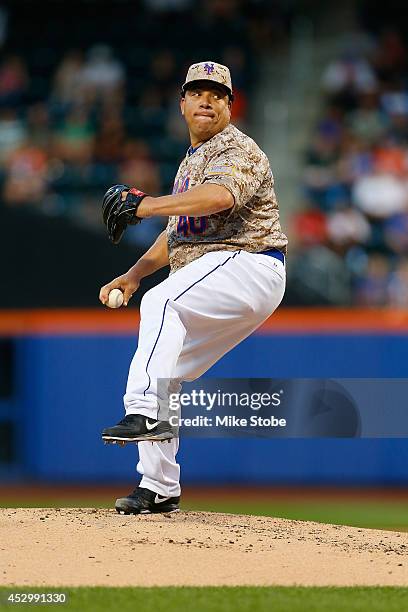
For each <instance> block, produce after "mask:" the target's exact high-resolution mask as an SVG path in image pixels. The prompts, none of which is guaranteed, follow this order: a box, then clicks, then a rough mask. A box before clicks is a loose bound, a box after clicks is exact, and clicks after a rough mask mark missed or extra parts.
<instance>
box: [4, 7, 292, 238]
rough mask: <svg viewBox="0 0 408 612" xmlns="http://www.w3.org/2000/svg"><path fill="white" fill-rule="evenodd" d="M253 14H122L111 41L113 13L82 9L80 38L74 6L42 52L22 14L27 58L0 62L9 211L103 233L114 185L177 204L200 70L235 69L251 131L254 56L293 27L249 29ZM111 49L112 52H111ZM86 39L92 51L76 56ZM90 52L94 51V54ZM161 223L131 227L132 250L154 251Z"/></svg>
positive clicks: (166, 10)
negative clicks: (193, 76) (185, 106)
mask: <svg viewBox="0 0 408 612" xmlns="http://www.w3.org/2000/svg"><path fill="white" fill-rule="evenodd" d="M245 4H246V3H238V2H236V1H234V0H210V1H207V2H203V3H194V2H191V1H189V0H145V1H144V2H142V3H140V2H133V3H130V4H129V3H127V5H126V2H124V3H118V5H116V8H117V13H116V19H115V20H113V22H112V28H111V29H110V30H109V31H108V32H106V19H107V13H108V12H109V10H112V6H110V7H109V6H107V7H105V9H103V7H100V8H101V11H100V13H98V14H96V13H95V10H94V5H93V4H92V3H90V4H89V5H88V14H85V9H86V8H87V4H86V3H83V4H82V6H81V11H82V13H81V15H80V23H81V32H82V33H81V34H80V35H78V33H77V32H76V29H75V28H74V30H72V28H70V27H69V26H70V24H72V21H73V20H75V23H76V22H78V15H77V13H75V7H72V11H71V13H72V15H71V13H70V9H69V7H66V8H64V12H65V14H64V15H63V16H62V15H61V14H60V16H58V15H55V14H54V15H53V16H51V17H49V24H44V28H45V30H44V35H43V38H42V40H41V41H39V40H38V38H36V37H34V38H33V36H32V33H31V32H30V30H29V27H30V23H29V15H27V16H26V17H24V16H21V15H20V19H19V20H18V19H17V20H15V29H17V30H18V28H20V30H19V31H18V34H19V35H16V32H14V37H15V38H16V40H17V41H18V45H19V46H20V47H23V46H24V44H25V45H26V48H25V49H24V52H19V53H16V52H10V53H8V54H7V53H6V54H4V55H3V59H2V61H1V63H0V181H1V193H2V201H3V203H4V204H5V205H6V206H9V207H23V206H30V207H35V208H36V209H37V210H39V211H41V212H42V213H44V214H48V215H64V216H66V217H68V218H70V219H74V220H75V222H79V223H82V224H86V225H87V226H89V227H93V228H95V229H98V230H99V231H103V227H102V224H101V221H100V202H101V196H102V194H103V193H104V191H105V190H106V188H107V187H108V186H109V185H111V184H114V183H126V184H133V185H134V184H136V185H137V186H138V187H139V188H140V189H142V190H144V191H146V192H147V193H150V194H152V195H160V194H163V193H170V192H171V190H172V184H173V179H174V176H175V172H176V170H177V167H178V164H179V163H180V161H181V159H182V157H183V156H184V155H185V151H186V149H187V147H188V134H187V130H186V127H185V124H184V121H183V120H182V118H181V116H180V112H179V99H180V90H181V85H182V83H183V80H184V78H185V74H186V71H187V68H188V66H189V64H190V63H193V62H194V61H200V60H203V59H213V60H215V61H219V62H221V63H224V64H226V65H228V66H229V67H230V69H231V71H232V73H233V75H234V90H235V102H234V110H233V120H234V123H235V124H237V125H238V126H242V127H245V121H246V118H247V112H248V94H249V92H250V91H251V88H252V82H253V79H254V77H255V76H256V65H254V53H253V51H254V48H256V47H257V46H259V45H262V44H263V42H262V41H263V40H270V39H271V28H272V29H273V28H275V30H276V31H277V30H279V28H281V27H284V26H282V24H281V23H280V20H279V19H276V18H275V19H274V20H273V19H269V20H267V21H266V22H265V20H264V19H263V13H262V10H261V11H256V10H254V7H252V8H251V11H250V14H249V15H248V16H247V17H246V18H243V17H244V16H243V14H242V8H243V7H244V8H245ZM249 4H252V3H249ZM261 5H262V3H259V7H261ZM255 8H256V7H255ZM54 9H55V7H54ZM120 10H121V11H122V13H119V12H118V11H120ZM54 13H55V10H54ZM98 15H99V17H98ZM124 16H127V20H126V19H123V17H124ZM121 17H122V19H121ZM64 19H65V20H66V22H67V34H66V35H65V33H64ZM98 19H99V21H98ZM26 20H27V21H28V23H26ZM78 23H79V22H78ZM187 24H188V25H187ZM102 25H104V26H105V29H104V30H103V29H102V34H101V32H100V30H101V26H102ZM47 27H48V30H47ZM77 27H79V26H77ZM24 28H25V30H24ZM56 32H57V33H58V34H59V38H57V37H56ZM30 37H31V39H32V42H31V47H30V44H29V43H27V42H26V41H27V40H28V39H30ZM100 38H102V39H105V40H109V41H110V43H111V44H110V45H108V44H100V43H99V42H98V40H99V39H100ZM76 40H78V42H80V41H82V45H81V46H80V45H78V46H77V47H75V46H74V47H73V48H72V44H73V42H72V41H74V43H75V41H76ZM84 41H93V44H89V46H88V47H87V48H84V47H83V42H84ZM11 46H12V45H11ZM53 47H54V48H53ZM67 49H69V50H67ZM162 224H163V221H162V220H153V221H150V222H147V223H144V224H143V226H140V227H138V228H137V232H135V231H134V228H129V232H127V233H126V239H127V240H131V241H132V240H134V241H135V242H137V243H138V244H139V245H140V246H145V245H144V243H146V244H147V243H151V241H152V235H154V234H157V230H158V229H161V225H162ZM152 225H153V226H154V227H152ZM156 226H157V227H156Z"/></svg>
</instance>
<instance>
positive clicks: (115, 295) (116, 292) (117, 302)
mask: <svg viewBox="0 0 408 612" xmlns="http://www.w3.org/2000/svg"><path fill="white" fill-rule="evenodd" d="M122 304H123V293H122V291H121V290H120V289H112V291H110V293H109V297H108V301H107V302H106V305H107V306H108V307H109V308H120V307H121V306H122Z"/></svg>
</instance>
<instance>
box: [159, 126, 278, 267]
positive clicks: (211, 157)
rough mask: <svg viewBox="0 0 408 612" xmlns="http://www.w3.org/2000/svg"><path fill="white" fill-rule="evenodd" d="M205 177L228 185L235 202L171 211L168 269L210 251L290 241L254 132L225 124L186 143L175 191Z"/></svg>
mask: <svg viewBox="0 0 408 612" xmlns="http://www.w3.org/2000/svg"><path fill="white" fill-rule="evenodd" d="M203 183H214V184H216V185H223V186H224V187H226V188H227V189H228V190H229V191H230V192H231V193H232V195H233V196H234V200H235V203H234V206H233V207H232V208H230V209H228V210H223V211H221V212H219V213H215V214H212V215H207V216H204V217H187V216H179V217H175V216H172V217H169V222H168V225H167V238H168V250H169V259H170V267H171V272H175V271H176V270H178V269H179V268H181V267H182V266H185V265H186V264H188V263H190V262H191V261H194V259H197V258H198V257H200V256H201V255H204V254H205V253H208V252H209V251H219V250H228V251H235V250H237V249H243V250H246V251H250V252H253V253H259V252H261V251H265V250H267V249H271V248H277V249H280V250H281V251H283V252H284V253H286V245H287V242H288V241H287V238H286V236H285V234H283V233H282V230H281V227H280V223H279V208H278V203H277V201H276V196H275V191H274V188H273V184H274V181H273V176H272V172H271V169H270V166H269V161H268V158H267V157H266V155H265V153H264V152H263V151H261V149H260V148H259V147H258V145H257V144H256V143H255V142H254V141H253V140H252V138H249V136H246V135H245V134H243V133H242V132H240V131H239V130H238V129H237V128H236V127H235V126H234V125H231V124H229V125H228V126H227V127H226V128H225V129H224V130H223V131H222V132H220V133H219V134H216V135H215V136H213V137H212V138H210V140H207V142H205V143H204V144H202V145H200V146H199V147H197V148H196V149H192V148H191V147H190V149H189V150H188V151H187V155H186V157H185V158H184V159H183V161H182V162H181V164H180V167H179V169H178V172H177V175H176V179H175V182H174V188H173V194H175V193H181V192H183V191H187V190H188V189H191V188H192V187H194V186H196V185H200V184H203Z"/></svg>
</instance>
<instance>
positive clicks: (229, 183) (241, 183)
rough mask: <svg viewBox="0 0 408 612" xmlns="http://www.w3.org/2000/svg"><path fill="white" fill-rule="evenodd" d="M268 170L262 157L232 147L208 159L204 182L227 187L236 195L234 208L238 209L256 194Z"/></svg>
mask: <svg viewBox="0 0 408 612" xmlns="http://www.w3.org/2000/svg"><path fill="white" fill-rule="evenodd" d="M266 170H267V168H265V163H264V160H263V159H262V157H259V158H255V157H254V158H253V157H251V156H250V155H248V153H247V152H246V151H244V150H243V149H241V148H239V147H231V148H228V149H225V150H224V151H221V152H220V153H218V154H217V155H215V156H214V157H212V158H211V159H210V160H209V161H208V164H207V166H206V168H205V170H204V175H203V179H202V183H214V184H216V185H223V186H224V187H226V188H227V189H228V190H229V191H230V192H231V193H232V195H233V196H234V200H235V204H234V209H237V208H240V207H241V206H244V205H245V204H246V203H247V202H248V201H249V200H251V198H252V197H253V196H254V195H255V194H256V192H257V191H258V189H259V187H260V185H261V183H262V181H263V180H264V178H265V172H266Z"/></svg>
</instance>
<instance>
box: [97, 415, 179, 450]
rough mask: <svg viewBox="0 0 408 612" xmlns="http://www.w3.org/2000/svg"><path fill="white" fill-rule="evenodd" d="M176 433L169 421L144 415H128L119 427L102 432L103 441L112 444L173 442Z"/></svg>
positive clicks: (115, 426)
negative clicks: (147, 441)
mask: <svg viewBox="0 0 408 612" xmlns="http://www.w3.org/2000/svg"><path fill="white" fill-rule="evenodd" d="M172 438H174V433H173V432H172V430H171V427H170V423H168V422H167V421H156V420H155V419H149V418H148V417H146V416H143V415H142V414H127V415H126V416H125V418H124V419H122V420H121V421H120V422H119V423H118V424H117V425H114V426H113V427H107V428H106V429H104V430H103V431H102V440H104V442H106V443H112V444H126V442H143V441H144V440H149V441H150V442H154V441H155V440H156V441H160V440H171V439H172Z"/></svg>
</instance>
